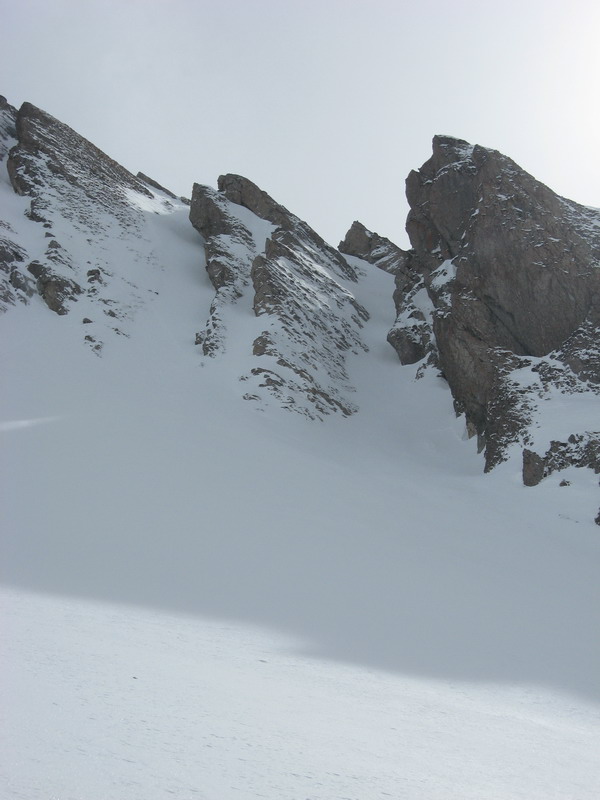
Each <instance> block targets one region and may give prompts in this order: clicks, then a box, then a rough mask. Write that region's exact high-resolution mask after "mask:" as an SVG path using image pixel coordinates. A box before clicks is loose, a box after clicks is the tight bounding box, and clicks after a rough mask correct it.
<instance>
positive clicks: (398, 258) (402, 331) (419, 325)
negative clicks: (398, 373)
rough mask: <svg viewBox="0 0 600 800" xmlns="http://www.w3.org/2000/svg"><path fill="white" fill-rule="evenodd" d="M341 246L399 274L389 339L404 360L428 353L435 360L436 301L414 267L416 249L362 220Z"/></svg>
mask: <svg viewBox="0 0 600 800" xmlns="http://www.w3.org/2000/svg"><path fill="white" fill-rule="evenodd" d="M339 250H340V252H342V253H345V254H346V255H349V256H354V257H356V258H361V259H363V260H364V261H367V262H368V263H369V264H373V265H374V266H376V267H378V268H379V269H383V270H384V271H385V272H389V273H391V274H392V275H394V276H395V284H396V289H395V291H394V304H395V306H396V315H397V317H396V322H395V323H394V326H393V328H392V329H391V330H390V331H389V333H388V337H387V340H388V342H389V343H390V344H391V345H392V347H393V348H394V349H395V350H396V352H397V353H398V356H399V358H400V361H401V362H402V363H403V364H414V363H415V362H417V361H421V360H422V359H423V358H424V357H425V356H428V359H429V363H431V364H435V363H436V361H437V356H436V349H435V340H434V337H433V333H432V322H431V314H432V312H433V305H432V304H431V301H430V299H429V296H428V294H427V291H426V289H425V284H424V281H423V277H422V276H421V275H419V274H418V272H416V271H415V270H414V269H413V266H412V258H413V255H414V253H413V251H412V250H410V251H407V250H402V248H400V247H398V246H397V245H395V244H394V243H393V242H391V241H390V240H389V239H386V238H385V237H384V236H380V235H379V234H378V233H373V232H372V231H370V230H368V229H367V228H365V226H364V225H363V224H362V223H360V222H358V221H355V222H353V223H352V225H351V227H350V229H349V230H348V232H347V234H346V236H345V238H344V239H343V241H342V242H340V245H339Z"/></svg>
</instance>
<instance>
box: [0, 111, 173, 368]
mask: <svg viewBox="0 0 600 800" xmlns="http://www.w3.org/2000/svg"><path fill="white" fill-rule="evenodd" d="M0 161H2V164H1V166H0V171H1V178H0V186H1V189H2V191H3V192H8V193H10V196H9V194H6V195H5V199H6V202H4V204H3V205H4V208H3V210H2V219H0V303H2V304H3V305H4V307H7V306H8V305H10V304H14V303H15V302H17V301H22V302H28V301H29V300H30V298H31V297H32V296H33V295H34V294H35V292H36V291H37V294H39V296H40V297H41V299H42V300H43V301H44V302H45V304H46V305H47V307H48V308H49V309H50V310H51V311H53V312H55V313H57V314H60V315H65V314H67V313H68V312H69V310H70V308H71V307H72V306H73V304H75V303H77V304H78V305H80V306H82V309H81V310H82V311H83V310H84V308H83V307H85V311H86V312H88V313H89V316H86V317H85V318H86V319H93V320H94V322H93V323H90V322H88V323H86V324H87V325H92V326H93V327H94V335H92V334H91V333H86V334H85V335H83V333H82V339H83V341H85V342H86V343H88V344H90V343H91V345H90V346H91V349H92V350H93V352H94V353H95V354H99V353H100V352H101V350H102V346H103V342H104V340H105V339H106V337H107V336H112V334H117V335H119V336H121V335H123V334H124V333H125V330H124V327H125V326H126V323H127V321H128V320H131V319H133V316H134V315H135V311H136V309H137V308H139V307H141V306H142V305H144V304H145V303H146V302H148V301H149V300H151V298H152V296H154V294H153V289H151V288H149V287H146V288H142V287H141V286H140V285H138V284H136V282H135V281H134V280H133V279H132V278H133V272H134V271H135V268H136V267H137V265H143V269H144V272H145V273H147V274H149V273H151V272H152V271H153V270H158V269H160V266H159V264H158V260H157V258H156V256H155V254H154V252H153V250H152V246H151V245H150V242H149V241H148V240H147V238H146V237H145V234H144V231H145V225H146V222H145V215H147V214H148V213H152V214H153V213H170V212H171V211H172V210H174V209H176V208H182V209H183V203H182V202H181V201H179V200H177V199H176V198H175V196H174V195H173V193H172V192H168V190H165V189H163V188H162V187H159V186H158V184H156V183H155V182H153V181H151V180H150V179H148V178H146V177H145V176H142V179H140V178H138V177H135V176H134V175H132V174H131V173H130V172H129V171H128V170H126V169H125V168H124V167H122V166H121V165H120V164H118V163H117V162H116V161H114V160H113V159H111V158H110V157H109V156H107V155H106V154H105V153H103V152H102V151H101V150H99V149H98V148H97V147H95V145H93V144H92V143H91V142H89V141H87V140H86V139H84V138H83V137H82V136H80V135H79V134H78V133H76V132H75V131H74V130H72V129H71V128H69V126H68V125H65V124H64V123H62V122H59V121H58V120H56V119H55V118H54V117H52V116H50V114H47V113H46V112H45V111H42V110H41V109H39V108H36V107H35V106H33V105H31V104H30V103H24V104H23V105H22V106H21V108H20V109H19V110H18V111H16V110H15V109H14V108H13V107H12V106H10V105H9V104H8V103H7V102H6V101H5V100H4V99H3V98H1V99H0ZM153 189H155V190H156V191H153ZM15 194H16V195H17V196H18V197H15ZM120 265H127V266H126V269H119V266H120ZM115 268H116V269H115ZM144 283H147V281H144ZM116 298H118V299H116ZM83 316H84V314H82V317H83ZM117 321H118V322H119V324H118V325H117V324H116V322H117ZM88 330H89V329H88Z"/></svg>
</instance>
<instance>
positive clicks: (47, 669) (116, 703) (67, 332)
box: [0, 209, 600, 800]
mask: <svg viewBox="0 0 600 800" xmlns="http://www.w3.org/2000/svg"><path fill="white" fill-rule="evenodd" d="M144 236H145V239H144V241H145V244H144V247H151V248H152V258H153V262H152V263H153V264H154V265H155V266H154V267H153V268H152V273H151V274H150V273H149V274H148V275H147V276H146V275H145V273H144V261H143V259H140V260H139V261H138V262H137V263H136V265H135V269H136V273H135V275H134V276H129V277H130V278H132V279H133V280H135V282H136V284H137V285H138V286H139V285H141V284H142V283H143V281H144V280H147V281H148V286H147V287H146V288H147V291H146V293H145V295H143V296H147V297H148V298H149V299H148V301H147V302H143V303H142V302H140V306H139V308H138V309H137V311H136V316H135V319H134V320H133V322H131V324H130V326H129V328H127V329H126V330H125V331H124V332H125V333H126V334H127V335H128V336H129V338H126V337H125V336H123V337H113V339H111V340H110V341H108V342H107V344H106V345H105V347H104V350H103V351H102V357H97V356H96V355H94V354H93V353H91V352H90V350H89V348H88V347H87V346H85V345H84V343H83V341H82V336H81V318H82V317H83V316H85V314H86V309H85V308H84V307H83V303H82V305H81V309H80V310H79V308H78V310H77V311H76V312H75V313H71V314H69V315H68V316H67V317H62V318H61V317H58V316H56V315H55V314H52V313H51V312H49V311H48V310H47V309H46V308H45V307H44V306H42V305H41V301H40V303H39V308H35V309H32V308H31V307H18V308H15V309H12V310H10V311H9V312H8V313H7V314H5V315H4V316H3V317H2V318H0V347H1V355H2V362H1V365H0V368H1V370H2V375H3V392H2V395H3V397H2V415H1V418H0V435H1V438H2V445H3V451H4V458H3V467H2V469H3V474H2V485H3V487H4V497H5V501H4V502H3V511H2V514H3V520H2V528H3V530H4V531H5V534H4V537H3V540H2V558H1V569H2V580H3V584H4V588H3V589H2V603H3V608H4V616H5V618H6V620H7V621H6V624H5V625H4V626H3V629H2V638H3V644H2V653H3V660H4V661H5V665H4V668H3V671H2V689H1V691H2V695H3V697H2V700H1V707H2V710H3V726H2V727H3V736H4V744H3V747H2V767H1V769H2V772H1V775H2V781H3V788H2V790H1V796H3V797H4V796H6V797H7V798H12V797H15V798H26V799H27V800H35V799H36V798H53V800H103V799H104V798H132V799H133V800H142V799H143V800H148V799H150V800H151V799H152V798H158V797H162V796H171V797H176V798H182V799H183V798H194V797H200V798H206V800H217V799H218V800H221V799H222V798H235V797H241V798H246V797H247V798H253V797H266V798H278V800H279V798H289V799H290V800H292V799H293V800H297V798H302V799H304V798H310V799H311V800H313V799H314V800H317V799H318V800H331V799H333V798H340V799H341V798H360V800H363V799H364V798H377V797H386V796H387V797H393V798H410V799H411V800H412V798H423V799H424V798H428V799H429V798H461V799H462V798H478V799H479V798H518V797H523V798H529V799H530V800H531V798H540V800H542V799H544V800H545V799H546V798H553V797H556V798H578V799H579V798H596V797H598V796H599V794H600V760H599V759H598V741H599V740H600V705H599V701H600V643H599V638H600V637H599V636H598V631H599V630H600V620H599V619H598V617H599V616H600V614H599V609H600V603H599V600H600V589H599V582H598V566H599V564H600V536H599V535H598V530H599V529H598V527H597V526H595V525H594V524H593V522H592V521H591V520H593V518H594V516H595V514H596V513H597V505H598V502H597V496H596V491H597V477H596V476H594V475H593V474H591V472H589V471H581V470H575V469H573V470H570V471H569V475H567V476H565V474H564V473H563V474H561V475H555V476H552V477H551V478H549V479H547V480H546V481H544V482H543V483H542V484H541V485H540V486H538V487H536V488H535V489H527V488H525V487H523V486H522V485H521V480H520V475H519V464H518V463H517V462H509V463H508V464H506V465H503V466H502V467H501V468H499V469H498V470H496V471H495V472H494V473H492V474H491V475H488V476H485V475H482V474H481V469H482V461H481V457H480V456H478V455H477V453H476V452H475V448H474V443H473V442H469V441H465V439H464V424H463V422H462V420H460V419H457V418H455V416H454V414H453V411H452V405H451V400H450V396H449V392H448V390H447V389H446V387H445V385H444V383H443V382H442V381H441V380H440V379H438V378H436V377H435V376H433V375H429V376H426V377H425V378H424V379H423V380H420V381H415V380H414V368H403V367H401V366H400V365H399V364H398V362H397V359H396V356H395V354H394V353H393V351H392V350H391V348H390V347H389V345H387V344H386V342H385V332H386V331H387V329H388V328H389V326H390V324H391V322H392V320H393V306H392V302H391V293H392V285H391V283H392V279H391V277H390V276H389V275H386V274H384V273H379V272H377V273H376V274H375V275H373V274H371V275H370V279H369V281H368V282H367V281H365V282H364V284H363V285H362V286H363V289H362V291H363V294H360V290H359V293H358V294H357V297H358V299H359V301H360V302H362V303H363V304H364V305H365V306H366V307H367V309H368V310H369V311H370V312H371V314H372V321H371V322H370V323H369V325H368V327H367V329H366V333H365V336H366V337H368V339H369V344H370V346H371V352H370V353H369V354H368V355H365V356H361V357H356V359H355V361H354V362H353V365H352V375H351V378H352V379H353V381H354V384H355V385H356V386H357V387H358V390H357V397H356V403H357V404H358V405H359V406H360V409H361V410H360V412H359V413H358V414H356V415H354V416H353V417H351V418H349V419H341V418H334V419H329V420H327V421H326V422H325V423H314V422H313V423H310V422H309V421H305V420H303V419H302V418H300V417H297V416H294V415H290V414H286V413H285V412H282V411H279V410H278V409H276V408H274V407H273V408H267V409H266V410H265V411H257V410H256V409H255V408H253V407H252V406H251V405H250V404H248V403H245V402H244V401H243V400H242V399H241V395H242V391H241V390H240V387H239V385H238V380H237V378H238V376H239V375H240V374H242V373H243V372H244V371H246V370H247V369H248V368H249V366H250V364H249V363H248V364H247V363H245V359H246V358H247V356H246V355H245V353H244V352H242V351H241V348H240V351H239V352H238V351H237V350H236V348H235V347H230V350H229V351H228V352H227V353H226V354H225V355H224V356H223V357H222V358H221V359H218V360H214V361H212V360H210V359H202V357H201V355H199V353H198V349H197V348H194V347H193V334H194V330H197V329H199V328H200V327H201V325H202V323H203V320H204V319H205V318H206V315H207V309H208V306H209V304H210V300H211V298H212V295H213V290H212V288H211V287H210V285H209V282H208V279H207V277H206V275H205V274H204V271H203V268H202V264H201V260H200V254H201V250H199V239H198V237H197V235H196V234H195V232H194V231H193V230H192V229H191V227H190V226H189V224H188V223H187V220H186V211H185V209H181V210H179V211H176V213H173V214H171V215H156V214H153V213H149V214H148V218H147V230H146V231H145V234H144ZM120 246H122V243H121V245H120ZM156 265H158V266H156ZM160 265H162V268H161V266H160ZM370 269H373V268H370ZM154 292H158V294H154ZM140 296H142V295H140ZM32 302H33V303H36V302H38V301H36V300H34V301H32ZM32 312H35V313H32ZM228 323H229V325H230V326H236V329H237V332H238V333H239V336H234V337H232V339H234V340H236V341H240V342H248V341H251V340H252V339H251V336H250V334H249V331H256V332H258V331H259V327H258V325H257V321H256V318H255V317H254V316H253V313H252V310H251V308H250V307H249V306H247V307H246V306H245V305H244V301H243V300H242V301H240V303H239V304H238V306H236V307H235V314H234V315H233V316H232V319H230V320H228ZM563 477H568V479H569V480H570V481H571V485H570V486H568V487H565V488H562V489H560V490H557V486H558V483H559V482H560V480H561V479H562V478H563Z"/></svg>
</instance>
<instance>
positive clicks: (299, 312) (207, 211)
mask: <svg viewBox="0 0 600 800" xmlns="http://www.w3.org/2000/svg"><path fill="white" fill-rule="evenodd" d="M218 187H219V188H218V191H215V190H214V189H210V188H208V187H205V186H199V185H198V184H196V185H195V186H194V191H193V194H192V204H191V208H190V220H191V222H192V224H193V225H194V227H195V228H196V229H197V230H198V231H199V232H200V233H201V234H202V236H203V237H204V239H205V248H206V269H207V272H208V274H209V277H210V279H211V281H212V283H213V286H214V287H215V289H216V295H215V298H214V300H213V303H212V305H211V309H210V315H209V319H208V321H207V324H206V327H205V330H204V331H203V332H201V333H199V334H198V336H197V342H198V344H200V345H201V346H202V349H203V352H204V354H205V355H210V356H214V355H217V354H218V353H222V352H224V351H226V349H227V347H228V329H227V321H226V317H227V315H228V313H229V312H230V310H231V305H232V304H235V303H237V302H238V301H241V298H244V297H249V298H251V301H252V308H253V311H254V314H255V315H256V317H258V318H260V320H261V321H262V322H263V324H262V326H261V328H262V329H261V330H260V331H259V333H258V335H255V336H254V338H253V340H252V342H249V343H248V347H249V352H251V353H252V355H253V356H255V357H258V358H259V359H260V360H259V361H257V362H256V366H254V367H252V368H251V369H250V371H249V372H248V373H247V374H245V375H243V376H241V380H243V381H244V382H246V386H247V391H246V393H245V397H246V398H247V399H249V400H254V401H256V402H258V403H259V404H260V403H263V402H264V401H265V398H266V397H267V396H274V397H275V398H276V399H277V401H278V404H279V405H281V406H283V407H284V408H288V409H290V410H293V411H297V412H299V413H302V414H305V415H307V416H309V417H313V418H321V417H322V416H323V415H326V414H329V413H332V412H341V413H342V414H344V415H348V414H351V413H353V412H354V411H355V410H356V406H355V405H354V403H353V402H352V392H353V391H354V390H353V387H352V385H351V383H350V381H349V378H348V374H347V370H346V363H345V361H346V354H347V353H348V352H354V353H357V352H360V351H361V350H365V349H366V347H365V345H364V344H363V342H362V340H361V337H360V329H361V327H362V325H363V323H364V321H365V320H366V319H367V318H368V314H367V312H366V311H365V309H364V308H362V307H361V306H360V305H359V304H358V303H357V301H356V300H355V298H354V297H353V295H352V293H351V291H349V289H348V288H347V287H345V286H344V285H343V284H344V283H347V284H348V285H349V286H351V285H352V283H354V282H356V280H357V274H356V272H355V270H354V269H353V268H352V267H351V266H350V265H349V264H348V263H347V262H346V261H345V259H344V258H343V257H342V256H341V255H340V254H339V253H338V252H337V251H336V250H334V249H333V248H332V247H330V246H329V245H328V244H326V243H325V242H324V241H323V239H322V238H321V237H320V236H319V235H318V234H316V233H315V232H314V231H313V230H312V229H311V228H310V227H309V226H308V225H307V224H306V223H305V222H303V221H302V220H300V219H299V218H298V217H296V216H295V215H294V214H291V213H290V212H289V211H288V210H287V209H286V208H284V207H283V206H281V205H279V204H278V203H276V202H275V201H274V200H273V199H272V198H271V197H270V196H269V195H268V194H267V193H266V192H264V191H262V190H261V189H259V188H258V187H257V186H256V185H255V184H253V183H252V182H251V181H249V180H247V179H246V178H243V177H241V176H239V175H224V176H221V177H220V178H219V183H218ZM229 344H231V343H230V342H229Z"/></svg>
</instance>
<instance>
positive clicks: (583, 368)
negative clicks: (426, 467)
mask: <svg viewBox="0 0 600 800" xmlns="http://www.w3.org/2000/svg"><path fill="white" fill-rule="evenodd" d="M406 188H407V198H408V201H409V204H410V213H409V215H408V220H407V225H406V228H407V231H408V234H409V237H410V240H411V244H412V246H413V250H412V253H411V257H410V265H411V268H412V270H413V271H414V274H415V276H417V278H416V281H415V283H414V284H413V285H412V286H410V285H409V286H404V287H400V294H401V295H402V297H403V298H410V296H411V292H412V294H413V295H414V293H415V290H416V289H418V288H419V287H421V286H422V287H424V288H425V289H426V292H427V296H428V299H429V301H431V304H432V313H431V317H430V320H431V322H430V324H431V335H432V340H433V341H434V342H435V347H436V350H437V359H438V363H439V367H440V368H441V370H442V373H443V375H444V376H445V378H446V379H447V380H448V383H449V385H450V388H451V389H452V393H453V395H454V399H455V403H456V407H457V409H458V410H459V411H464V412H465V414H466V417H467V421H468V425H469V426H470V428H471V430H472V431H473V432H477V434H478V435H479V436H480V437H481V440H482V444H485V448H486V465H487V468H488V469H489V468H491V467H492V466H494V464H496V463H498V461H499V460H502V458H503V457H504V455H503V454H504V452H505V450H506V447H507V446H508V444H509V443H510V442H512V441H517V440H519V438H520V437H521V438H522V435H523V431H524V430H525V428H526V427H527V425H528V424H529V421H530V419H531V413H532V409H531V404H532V403H533V399H532V397H533V395H532V393H531V392H530V393H529V396H528V399H527V400H526V399H525V395H527V394H528V393H527V392H519V391H516V390H515V388H514V378H513V374H514V372H515V370H519V369H521V370H522V369H534V370H536V374H537V375H538V377H539V378H540V380H541V383H542V384H543V386H542V387H541V388H542V391H543V392H549V391H551V387H552V386H557V385H558V384H560V385H561V386H562V387H563V389H564V388H565V387H566V386H567V385H568V386H570V389H569V391H582V390H585V391H587V390H588V389H589V390H590V391H594V392H595V391H597V388H598V383H599V382H600V374H599V373H598V370H597V368H592V367H588V366H587V365H588V364H590V363H592V362H593V363H594V364H596V363H597V360H598V355H599V353H598V341H599V339H598V330H599V328H598V322H599V319H598V313H599V310H600V268H599V265H600V212H599V211H597V210H595V209H590V208H586V207H584V206H581V205H578V204H577V203H574V202H572V201H570V200H566V199H565V198H562V197H560V196H558V195H557V194H555V193H554V192H552V191H551V190H550V189H548V188H547V187H546V186H544V185H543V184H541V183H540V182H539V181H537V180H536V179H535V178H533V177H532V176H531V175H529V174H528V173H527V172H525V171H524V170H523V169H521V168H520V167H519V166H518V165H517V164H515V162H514V161H511V159H509V158H507V157H506V156H504V155H502V154H501V153H499V152H497V151H495V150H490V149H487V148H484V147H480V146H478V145H475V146H473V145H470V144H468V143H467V142H465V141H463V140H461V139H455V138H452V137H448V136H436V137H435V138H434V140H433V154H432V157H431V158H430V159H429V160H428V161H427V162H426V163H425V164H424V165H423V166H422V167H421V169H419V170H417V171H413V172H411V173H410V175H409V176H408V178H407V182H406ZM404 302H406V299H405V300H404ZM407 322H408V320H407V318H406V315H404V316H402V313H401V314H399V319H398V321H397V323H396V325H395V328H394V331H395V334H396V335H397V336H398V337H402V336H405V335H406V334H405V331H406V330H407V327H410V326H407ZM394 331H393V332H392V333H394ZM567 343H568V345H567ZM584 343H585V344H584ZM565 348H566V349H565ZM567 351H568V354H567ZM400 355H401V358H402V355H403V354H402V352H400ZM559 358H560V366H559V367H558V371H559V372H560V373H561V374H560V377H559V376H558V374H557V372H556V368H555V369H554V371H553V370H552V369H550V367H549V364H550V362H552V361H553V360H554V361H555V362H556V360H557V359H559ZM544 359H545V361H544ZM403 360H405V361H410V360H411V359H410V358H406V359H403ZM543 364H547V365H548V366H547V368H546V367H544V366H543ZM553 376H554V377H553ZM578 376H580V377H578ZM583 376H585V378H584V380H585V385H584V384H583V383H582V379H583ZM531 383H532V384H534V383H536V381H535V380H532V382H531Z"/></svg>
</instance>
